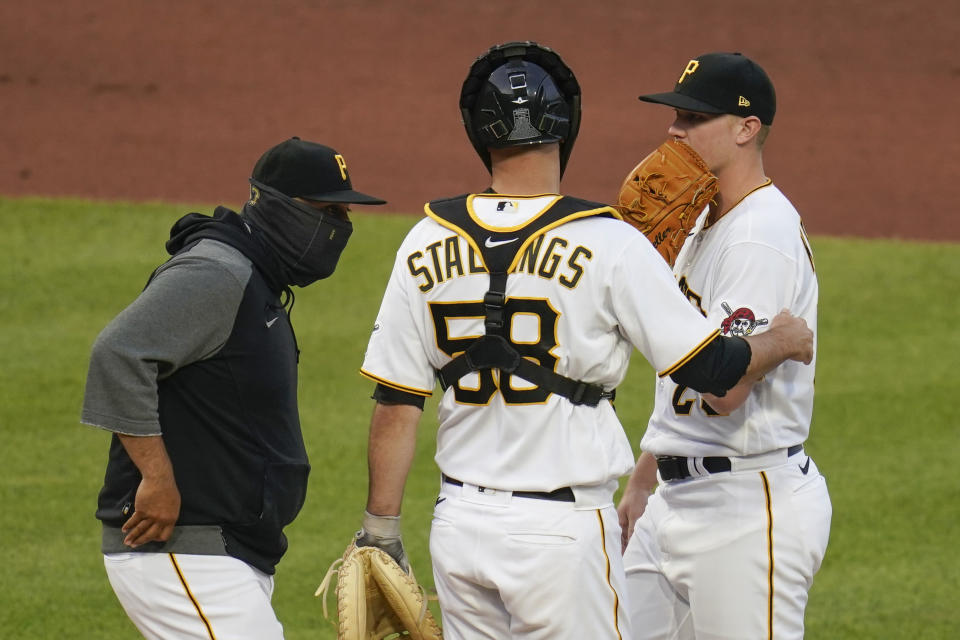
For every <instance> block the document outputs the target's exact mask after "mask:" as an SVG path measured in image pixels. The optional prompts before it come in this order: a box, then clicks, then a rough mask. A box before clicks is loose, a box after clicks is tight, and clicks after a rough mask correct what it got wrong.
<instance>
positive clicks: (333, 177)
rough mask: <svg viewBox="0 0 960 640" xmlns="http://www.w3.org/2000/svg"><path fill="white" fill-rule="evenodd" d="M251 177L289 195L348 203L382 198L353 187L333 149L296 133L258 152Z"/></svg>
mask: <svg viewBox="0 0 960 640" xmlns="http://www.w3.org/2000/svg"><path fill="white" fill-rule="evenodd" d="M251 178H252V180H255V181H256V182H260V183H262V184H265V185H267V186H268V187H273V188H274V189H276V190H277V191H279V192H280V193H282V194H284V195H286V196H289V197H291V198H305V199H307V200H317V201H320V202H338V203H339V202H342V203H351V204H384V203H385V202H386V201H385V200H381V199H380V198H376V197H374V196H369V195H367V194H365V193H360V192H359V191H354V189H353V185H352V183H351V182H350V174H349V173H348V172H347V161H346V160H344V158H343V156H342V155H341V154H339V153H337V152H336V150H334V149H331V148H330V147H327V146H325V145H322V144H318V143H316V142H309V141H307V140H301V139H300V138H298V137H296V136H294V137H292V138H290V139H289V140H285V141H284V142H281V143H280V144H278V145H276V146H275V147H272V148H270V149H268V150H267V151H266V152H265V153H264V154H263V155H262V156H260V160H258V161H257V164H256V166H255V167H254V168H253V176H252V177H251Z"/></svg>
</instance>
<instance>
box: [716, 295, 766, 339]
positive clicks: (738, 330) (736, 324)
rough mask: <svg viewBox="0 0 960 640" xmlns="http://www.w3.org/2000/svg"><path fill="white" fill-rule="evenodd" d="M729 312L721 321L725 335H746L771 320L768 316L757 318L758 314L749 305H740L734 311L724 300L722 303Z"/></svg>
mask: <svg viewBox="0 0 960 640" xmlns="http://www.w3.org/2000/svg"><path fill="white" fill-rule="evenodd" d="M720 306H721V307H723V310H724V311H725V312H726V313H727V317H726V318H724V319H723V322H721V323H720V331H722V332H723V335H725V336H727V335H729V336H739V337H741V338H743V337H746V336H748V335H750V334H751V333H753V330H754V329H756V328H757V327H759V326H763V325H765V324H767V323H768V322H769V320H767V319H766V318H761V319H759V320H757V317H756V315H754V313H753V311H751V310H750V309H749V308H747V307H740V308H739V309H737V310H736V311H734V310H733V309H732V308H731V307H730V305H729V304H727V303H726V302H723V303H721V304H720Z"/></svg>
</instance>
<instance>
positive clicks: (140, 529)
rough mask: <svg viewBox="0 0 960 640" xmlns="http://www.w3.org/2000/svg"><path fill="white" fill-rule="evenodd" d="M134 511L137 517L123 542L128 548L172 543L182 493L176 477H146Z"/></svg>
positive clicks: (127, 527)
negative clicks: (170, 540)
mask: <svg viewBox="0 0 960 640" xmlns="http://www.w3.org/2000/svg"><path fill="white" fill-rule="evenodd" d="M133 509H134V511H133V515H132V516H130V518H129V519H128V520H127V521H126V522H125V523H124V525H123V532H124V533H126V534H127V537H126V538H124V540H123V543H124V544H125V545H127V546H129V547H139V546H140V545H142V544H145V543H147V542H153V541H155V540H157V541H160V542H165V541H167V540H169V539H170V535H171V534H172V533H173V527H174V525H175V524H176V523H177V518H179V517H180V490H179V489H177V483H176V482H175V481H174V479H173V475H172V474H171V475H169V476H167V477H144V478H143V480H141V481H140V486H139V487H138V488H137V497H136V499H135V502H134V506H133Z"/></svg>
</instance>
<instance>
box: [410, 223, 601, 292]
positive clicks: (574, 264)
mask: <svg viewBox="0 0 960 640" xmlns="http://www.w3.org/2000/svg"><path fill="white" fill-rule="evenodd" d="M490 241H491V243H498V242H509V241H510V238H509V234H503V233H496V234H492V235H491V239H490ZM591 258H593V252H592V251H590V249H588V248H586V247H584V246H582V245H576V244H575V243H572V242H570V241H568V240H566V239H565V238H563V237H561V236H559V235H555V236H553V237H551V238H549V239H546V238H545V235H544V234H541V235H538V236H537V237H536V238H534V239H533V240H532V241H531V242H530V243H529V244H528V245H527V246H526V248H524V249H523V251H522V252H521V254H520V260H519V262H518V263H517V267H516V269H515V270H514V272H515V273H527V274H530V275H536V276H539V277H541V278H545V279H547V280H550V279H554V278H556V279H557V282H559V283H560V284H561V285H563V286H564V287H567V288H568V289H573V288H574V287H576V286H577V283H578V282H579V281H580V278H581V277H582V276H583V270H584V268H585V266H586V265H587V263H589V261H590V259H591ZM406 262H407V268H408V269H409V271H410V275H411V276H413V277H414V278H416V279H417V286H418V288H419V289H420V291H422V292H424V293H426V292H428V291H430V290H431V289H433V287H435V286H436V285H437V284H440V283H442V282H444V281H446V280H450V279H451V278H458V277H460V276H464V275H470V274H476V273H486V272H487V269H486V267H484V265H483V260H482V258H481V257H480V256H479V255H477V252H476V251H475V250H474V248H473V247H472V246H470V244H469V243H468V242H467V241H466V240H465V239H463V238H462V237H460V236H459V235H457V234H451V235H450V236H448V237H446V238H444V239H443V240H440V241H438V242H434V243H432V244H429V245H427V246H426V247H424V248H423V249H422V250H419V251H414V252H413V253H411V254H410V255H408V256H407V260H406Z"/></svg>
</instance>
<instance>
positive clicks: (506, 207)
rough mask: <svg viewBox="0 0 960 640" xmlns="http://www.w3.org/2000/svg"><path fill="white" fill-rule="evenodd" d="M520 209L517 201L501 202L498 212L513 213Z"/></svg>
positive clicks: (498, 205)
mask: <svg viewBox="0 0 960 640" xmlns="http://www.w3.org/2000/svg"><path fill="white" fill-rule="evenodd" d="M519 207H520V204H519V203H518V202H517V201H516V200H501V201H499V202H498V203H497V211H501V212H503V213H513V212H515V211H516V210H517V209H518V208H519Z"/></svg>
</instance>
